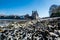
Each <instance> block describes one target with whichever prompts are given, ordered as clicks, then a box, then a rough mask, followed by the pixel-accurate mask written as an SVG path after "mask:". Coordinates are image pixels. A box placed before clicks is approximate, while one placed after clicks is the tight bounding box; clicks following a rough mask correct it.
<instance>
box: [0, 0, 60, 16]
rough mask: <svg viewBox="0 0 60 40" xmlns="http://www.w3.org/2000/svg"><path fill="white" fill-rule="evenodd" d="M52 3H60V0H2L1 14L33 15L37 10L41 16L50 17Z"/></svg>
mask: <svg viewBox="0 0 60 40" xmlns="http://www.w3.org/2000/svg"><path fill="white" fill-rule="evenodd" d="M52 4H56V5H60V0H0V15H1V14H2V15H25V14H30V15H31V13H32V10H37V11H38V13H39V16H40V17H48V16H49V8H50V6H51V5H52Z"/></svg>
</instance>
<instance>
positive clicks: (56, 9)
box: [49, 5, 60, 17]
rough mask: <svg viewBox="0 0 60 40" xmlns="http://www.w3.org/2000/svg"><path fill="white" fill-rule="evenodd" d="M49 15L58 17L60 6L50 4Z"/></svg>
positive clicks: (59, 15)
mask: <svg viewBox="0 0 60 40" xmlns="http://www.w3.org/2000/svg"><path fill="white" fill-rule="evenodd" d="M49 14H50V17H60V6H57V5H52V6H51V7H50V9H49Z"/></svg>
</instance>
